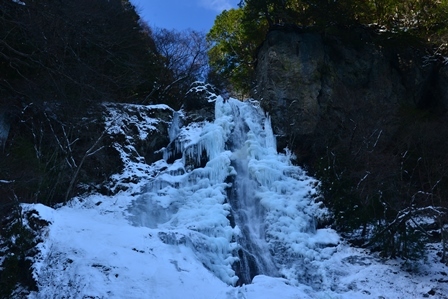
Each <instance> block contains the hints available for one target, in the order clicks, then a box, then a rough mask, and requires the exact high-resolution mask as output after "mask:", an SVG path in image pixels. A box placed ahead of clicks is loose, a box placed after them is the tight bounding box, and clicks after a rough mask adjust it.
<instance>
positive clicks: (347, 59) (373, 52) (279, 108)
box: [252, 29, 448, 155]
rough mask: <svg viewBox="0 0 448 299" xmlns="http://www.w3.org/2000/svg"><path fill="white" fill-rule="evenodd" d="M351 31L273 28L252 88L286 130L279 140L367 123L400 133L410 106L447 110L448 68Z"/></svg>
mask: <svg viewBox="0 0 448 299" xmlns="http://www.w3.org/2000/svg"><path fill="white" fill-rule="evenodd" d="M344 34H346V35H348V37H347V36H346V37H345V39H344V40H343V38H342V37H341V36H340V35H339V36H338V35H330V34H328V35H323V34H318V33H301V32H294V31H286V30H274V31H271V32H270V33H269V34H268V37H267V40H266V41H265V42H264V44H263V45H262V47H261V48H260V51H259V54H258V64H257V68H256V86H255V88H254V89H253V92H252V93H253V96H254V98H257V99H260V100H261V105H262V107H263V108H264V109H265V110H266V111H267V112H268V113H269V114H270V115H271V117H272V123H273V127H274V132H275V133H276V134H277V135H278V136H279V137H281V136H283V137H284V138H283V141H282V139H281V138H280V142H279V147H284V146H286V145H287V144H289V145H290V146H291V145H292V144H295V143H297V141H298V140H300V141H301V142H302V143H303V141H304V139H316V137H318V136H319V135H322V134H328V133H329V132H333V133H335V134H338V132H337V131H338V127H341V126H342V127H347V126H349V127H355V126H357V125H358V123H361V122H362V123H363V124H364V125H365V126H371V127H375V128H378V129H380V130H381V129H382V128H384V127H389V129H390V130H388V132H389V133H390V134H393V133H392V132H393V129H391V128H392V127H393V126H394V125H395V123H396V115H397V113H398V111H399V110H400V109H402V108H403V107H414V108H434V107H436V106H437V107H443V109H445V110H446V109H448V96H447V94H448V88H447V86H448V84H447V83H448V72H447V70H446V67H442V68H439V67H437V66H438V64H437V62H436V61H432V60H427V61H424V55H423V53H421V52H420V51H419V50H417V49H413V48H411V47H406V48H404V47H401V48H400V47H394V46H388V47H384V46H380V45H379V44H378V43H373V42H372V41H371V40H372V35H373V34H374V33H372V32H369V31H367V30H366V29H359V30H352V31H350V32H344ZM385 111H387V113H385ZM330 134H331V133H330ZM302 154H304V155H306V153H302Z"/></svg>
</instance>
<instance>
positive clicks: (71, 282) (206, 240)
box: [24, 97, 448, 299]
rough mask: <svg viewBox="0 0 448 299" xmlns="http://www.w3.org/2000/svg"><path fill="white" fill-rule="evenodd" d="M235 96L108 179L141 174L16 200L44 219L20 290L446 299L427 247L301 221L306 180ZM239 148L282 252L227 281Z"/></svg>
mask: <svg viewBox="0 0 448 299" xmlns="http://www.w3.org/2000/svg"><path fill="white" fill-rule="evenodd" d="M240 105H242V104H239V102H236V101H235V102H232V100H230V101H227V102H224V101H222V99H221V98H220V97H218V99H217V108H216V116H217V117H216V121H215V122H214V123H208V122H204V123H199V124H190V125H189V126H187V127H185V128H171V130H170V135H172V136H170V137H171V139H172V142H174V143H175V147H174V151H173V147H171V149H170V150H167V151H166V153H165V159H164V160H160V161H158V162H156V163H154V164H152V165H146V166H144V167H143V166H142V165H141V163H142V161H141V160H136V161H135V162H133V160H132V159H127V163H136V165H137V164H139V165H140V166H139V167H131V166H130V165H127V167H125V171H124V172H123V173H121V174H117V175H116V176H115V177H114V180H115V181H120V177H123V178H128V177H141V180H140V181H133V182H132V184H129V186H128V189H127V190H124V191H121V192H119V193H118V194H116V195H114V196H103V195H98V194H94V195H89V196H85V197H78V198H74V199H73V200H71V201H70V202H69V203H68V204H66V205H64V206H61V207H59V208H56V209H53V208H49V207H46V206H43V205H40V204H38V205H24V209H25V210H27V209H28V210H31V209H34V210H36V211H37V212H38V214H39V217H41V218H42V219H45V220H47V221H49V222H50V225H49V226H48V227H47V228H45V230H44V232H43V234H44V241H43V242H42V243H40V244H39V245H38V247H39V254H38V255H37V256H35V257H34V276H35V278H36V280H37V281H38V287H39V291H38V292H33V293H32V294H31V295H30V297H29V298H120V299H121V298H136V299H137V298H149V299H152V298H163V299H170V298H173V299H176V298H182V299H184V298H188V299H189V298H204V299H210V298H223V299H224V298H228V299H230V298H245V299H250V298H254V299H255V298H257V299H260V298H267V299H269V298H291V299H292V298H296V299H298V298H300V299H306V298H347V299H349V298H350V299H351V298H353V299H362V298H378V299H380V298H384V299H386V298H388V299H398V298H403V299H404V298H406V299H407V298H426V297H428V298H448V267H446V266H444V265H442V264H440V263H438V257H437V256H435V254H433V253H434V252H435V251H429V256H428V259H427V261H422V262H420V263H414V264H412V265H411V264H404V263H403V261H397V260H381V259H379V258H378V257H376V256H375V255H373V254H370V253H369V252H366V251H364V250H362V249H356V248H352V247H350V246H348V245H347V244H345V243H344V241H343V240H340V239H339V237H338V236H337V234H336V233H335V232H334V231H332V230H330V229H321V230H315V229H313V228H312V225H311V224H312V217H313V216H316V217H317V216H318V215H314V214H318V213H321V212H323V211H321V210H320V208H318V207H317V205H315V204H314V203H313V196H312V193H313V184H315V183H316V182H315V180H313V179H312V178H310V177H307V176H306V174H304V173H303V172H302V171H301V170H300V169H299V168H298V167H295V166H292V165H290V164H289V163H290V162H289V157H288V155H286V154H282V155H277V154H276V153H275V151H273V150H272V149H273V148H275V141H274V140H272V132H271V130H270V124H269V120H268V118H265V117H264V116H262V115H258V116H255V117H254V118H249V114H247V113H249V112H247V111H248V110H245V109H246V108H244V107H243V106H240ZM236 108H238V109H240V110H238V111H239V112H238V113H237V114H239V115H240V116H243V119H245V125H244V126H243V127H245V128H246V127H247V130H248V131H247V132H245V134H247V136H246V137H245V138H247V141H246V142H245V143H243V146H242V147H241V148H240V147H238V148H237V150H235V151H233V152H232V151H229V150H228V145H226V143H228V141H229V139H228V138H231V137H230V136H231V132H232V131H234V128H235V127H236V120H235V118H232V115H233V114H232V113H234V112H235V111H234V110H235V109H236ZM250 109H253V111H255V110H257V109H256V107H255V106H253V108H250ZM111 125H113V122H109V126H111ZM147 129H148V130H152V129H153V128H152V127H151V126H147ZM116 131H117V132H119V131H120V130H116ZM143 135H145V134H143ZM126 146H129V145H126ZM117 149H118V148H117ZM203 152H204V153H205V154H203ZM176 155H177V156H179V157H175V156H176ZM204 155H205V156H207V163H206V164H204V163H203V159H204ZM122 157H124V156H123V155H122ZM242 157H244V161H247V164H248V168H247V169H248V170H247V171H249V172H251V173H252V175H251V177H253V179H254V182H257V183H259V184H260V187H257V188H258V189H257V190H254V194H253V195H254V198H255V199H256V200H255V203H256V204H259V205H261V206H262V208H261V210H262V212H263V215H264V216H263V217H262V220H263V221H265V223H264V224H263V226H262V227H265V228H266V231H267V232H266V240H267V244H266V246H270V247H269V250H271V251H273V250H274V251H275V250H277V249H278V250H279V251H278V252H276V253H277V254H278V256H280V257H283V258H285V260H281V259H280V258H279V257H278V256H277V258H276V259H275V264H276V265H277V267H278V268H279V272H280V273H276V276H280V277H270V276H268V275H258V276H255V277H254V278H253V281H252V283H251V284H245V285H243V286H234V284H235V282H236V279H237V278H236V273H235V272H234V271H233V269H232V267H231V265H232V263H234V262H235V259H237V255H235V251H236V250H238V248H239V247H238V246H239V245H238V238H239V237H241V231H240V229H239V228H238V225H237V226H232V225H231V223H230V221H229V219H228V217H227V216H229V214H230V211H231V210H232V209H234V208H232V207H231V206H230V205H229V202H228V200H227V199H226V196H227V191H226V190H227V189H228V188H229V187H230V183H229V181H228V180H227V178H228V177H229V176H232V175H235V172H236V171H235V168H234V167H233V166H234V165H235V163H232V161H235V159H241V158H242ZM168 160H173V161H171V162H170V163H168V162H167V161H168ZM203 164H204V165H203ZM139 171H141V172H142V173H141V175H139V173H138V172H139ZM129 172H132V173H129ZM237 178H238V177H237ZM252 183H253V182H252ZM121 184H123V183H121ZM255 185H257V184H252V185H250V186H255ZM251 215H255V214H251ZM251 220H253V221H261V220H259V219H257V220H255V218H252V219H251ZM302 267H303V269H304V268H305V267H306V271H305V270H303V269H302ZM407 269H412V271H407ZM310 273H311V274H310ZM298 275H309V277H298Z"/></svg>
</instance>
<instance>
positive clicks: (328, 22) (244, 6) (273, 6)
mask: <svg viewBox="0 0 448 299" xmlns="http://www.w3.org/2000/svg"><path fill="white" fill-rule="evenodd" d="M447 19H448V0H338V1H328V0H241V1H240V3H239V8H238V9H232V10H229V11H224V12H222V13H221V14H220V15H219V16H218V17H217V18H216V20H215V23H214V25H213V27H212V29H211V30H210V32H209V33H208V35H207V38H208V41H209V43H210V44H211V49H210V51H209V59H210V65H211V69H212V73H214V74H215V75H216V76H218V77H220V78H221V80H226V81H227V82H228V85H230V86H232V88H233V89H235V90H236V91H238V92H239V93H243V94H244V93H247V92H248V90H249V88H250V81H251V74H252V72H253V69H254V65H255V55H256V49H257V47H258V46H259V45H260V44H261V42H262V41H263V40H264V38H265V36H266V33H267V32H268V31H269V30H270V29H272V28H273V27H279V26H287V27H296V28H303V29H308V30H317V31H323V30H326V29H328V28H329V27H337V26H338V27H350V26H368V27H370V28H372V30H382V31H387V32H390V33H404V34H407V35H409V36H413V37H415V38H419V39H422V40H424V41H426V42H430V43H434V44H438V45H445V44H446V43H447V42H448V24H447V23H446V20H447Z"/></svg>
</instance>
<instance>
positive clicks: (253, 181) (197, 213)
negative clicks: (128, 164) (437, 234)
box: [129, 97, 338, 285]
mask: <svg viewBox="0 0 448 299" xmlns="http://www.w3.org/2000/svg"><path fill="white" fill-rule="evenodd" d="M182 117H183V116H182V113H181V112H176V115H175V116H174V118H173V119H174V120H173V123H172V127H171V129H170V139H171V143H170V145H169V146H167V148H165V150H164V152H165V154H164V159H162V160H160V161H158V162H156V163H155V167H157V168H158V169H159V171H158V174H157V175H156V176H155V177H154V178H153V179H152V180H151V181H150V182H148V184H147V186H146V189H145V192H144V193H143V194H142V195H141V196H140V197H139V198H138V199H137V200H135V201H134V204H133V206H132V208H131V209H130V211H129V212H130V215H131V216H130V218H131V219H132V221H133V222H134V223H135V224H136V225H141V226H147V227H150V228H153V229H156V230H157V231H158V235H159V238H160V239H161V240H162V241H163V242H165V243H167V244H171V245H173V246H186V247H188V248H190V249H191V250H193V251H194V252H195V254H196V256H197V257H198V259H199V260H200V261H201V262H202V264H203V265H204V266H205V267H206V268H208V269H209V270H210V271H212V272H213V273H214V274H215V275H216V276H217V277H219V278H220V279H221V280H223V281H225V282H226V283H228V284H230V285H235V284H248V283H250V282H251V280H252V278H253V277H254V276H256V275H267V276H281V277H284V278H286V279H288V280H290V281H291V283H294V282H307V283H310V284H314V283H315V284H318V283H319V279H320V278H319V274H318V273H317V271H315V270H314V269H313V261H316V260H320V259H322V258H326V257H327V256H329V255H330V254H331V253H332V252H333V249H332V247H331V246H328V245H331V244H336V243H337V242H338V236H337V234H336V233H335V232H333V231H332V230H330V229H320V230H316V219H317V218H319V217H321V216H322V215H323V214H324V213H325V210H324V209H323V208H321V207H320V205H319V203H317V202H316V186H317V185H318V182H317V181H316V180H315V179H313V178H311V177H309V176H307V175H306V174H305V172H304V171H303V170H302V169H301V168H300V167H297V166H294V165H292V164H291V162H290V158H291V157H290V155H289V154H288V153H286V154H280V153H277V150H276V142H275V137H274V135H273V133H272V129H271V125H270V120H269V118H268V117H266V115H265V114H264V113H263V111H262V110H261V108H260V107H259V106H258V103H257V102H256V101H246V102H241V101H238V100H235V99H229V100H228V101H224V100H223V99H222V98H221V97H217V99H216V105H215V121H214V122H206V121H204V122H200V123H197V122H193V123H190V124H185V125H184V124H183V123H184V122H183V121H182Z"/></svg>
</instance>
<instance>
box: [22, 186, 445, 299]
mask: <svg viewBox="0 0 448 299" xmlns="http://www.w3.org/2000/svg"><path fill="white" fill-rule="evenodd" d="M133 199H134V197H133V196H132V195H131V194H129V193H127V192H123V193H120V194H118V195H116V196H114V197H104V196H100V195H94V196H90V197H88V198H85V199H82V200H80V199H75V200H73V201H72V202H71V203H70V204H68V205H66V206H64V207H61V208H59V209H52V208H49V207H46V206H43V205H28V206H25V208H26V209H36V210H37V211H38V212H39V215H40V216H41V217H42V218H44V219H47V220H49V221H51V225H50V227H49V229H48V231H47V234H48V235H47V237H46V239H45V242H44V243H41V244H40V245H39V246H40V250H41V254H40V256H39V257H37V262H36V263H35V267H36V275H37V278H38V281H39V288H40V291H39V292H38V293H33V294H32V295H31V296H30V298H117V299H125V298H129V299H131V298H132V299H138V298H162V299H169V298H172V299H176V298H179V299H180V298H191V299H193V298H203V299H209V298H216V299H218V298H223V299H224V298H226V299H227V298H228V299H230V298H232V299H233V298H246V299H251V298H253V299H260V298H266V299H270V298H285V299H286V298H291V299H292V298H295V299H296V298H300V299H305V298H322V299H323V298H346V299H349V298H350V299H352V298H353V299H361V298H366V299H367V298H378V299H379V298H387V299H398V298H403V299H410V298H425V297H427V298H448V296H447V294H448V269H447V267H444V266H443V265H442V264H440V263H438V259H437V257H435V256H429V257H428V262H427V263H423V262H422V263H421V264H418V265H414V267H415V268H419V269H418V272H415V273H410V272H407V271H404V270H403V269H402V267H401V266H400V264H401V262H400V261H394V260H391V261H381V260H379V259H377V258H375V257H374V256H372V255H370V254H368V252H365V251H363V250H360V249H355V248H352V247H350V246H347V245H345V244H340V245H338V247H337V250H336V252H335V253H334V254H333V255H332V256H331V258H329V259H328V260H324V261H321V262H319V263H318V264H317V265H316V266H317V267H319V269H320V271H325V272H326V274H325V277H326V280H325V281H323V282H322V286H321V288H320V289H312V288H311V287H308V286H306V285H304V284H300V285H291V284H290V283H289V282H288V281H287V280H285V279H282V278H272V277H268V276H256V277H255V278H254V280H253V283H252V284H249V285H245V286H242V287H232V286H229V285H227V284H226V283H224V282H222V281H221V280H220V279H218V278H217V277H216V276H215V275H214V274H213V273H212V272H211V271H209V270H207V269H206V268H205V267H204V266H203V265H202V263H201V262H200V260H199V258H198V257H197V256H196V255H195V253H194V252H193V251H192V250H191V249H190V248H188V247H187V246H184V245H178V246H174V245H167V244H165V243H163V242H162V241H161V240H160V238H159V236H158V234H159V232H160V231H159V230H158V229H150V228H147V227H135V226H132V225H130V223H129V221H128V220H126V217H125V215H126V209H127V207H128V206H129V204H130V203H131V202H132V200H133ZM431 294H434V295H431Z"/></svg>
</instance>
